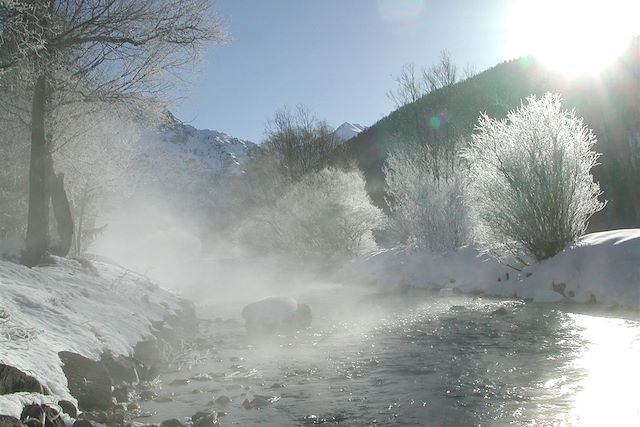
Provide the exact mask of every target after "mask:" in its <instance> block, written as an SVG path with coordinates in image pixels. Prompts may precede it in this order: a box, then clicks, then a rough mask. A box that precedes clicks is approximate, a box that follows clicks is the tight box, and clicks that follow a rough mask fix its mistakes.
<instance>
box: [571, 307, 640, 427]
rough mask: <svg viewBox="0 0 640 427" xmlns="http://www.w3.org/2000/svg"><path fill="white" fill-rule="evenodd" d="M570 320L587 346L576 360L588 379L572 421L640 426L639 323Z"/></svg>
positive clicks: (581, 387)
mask: <svg viewBox="0 0 640 427" xmlns="http://www.w3.org/2000/svg"><path fill="white" fill-rule="evenodd" d="M570 317H571V320H572V321H573V322H574V323H575V325H576V328H577V330H578V331H579V334H580V338H581V340H582V342H583V343H584V348H583V350H582V353H581V354H580V357H579V358H578V359H577V360H576V366H577V367H578V369H579V370H581V371H582V372H583V373H584V376H583V378H582V380H581V381H580V383H579V386H578V390H577V393H576V395H575V399H574V402H573V408H572V410H571V415H572V418H573V419H575V420H577V422H578V423H580V424H581V425H593V426H602V425H629V424H636V425H638V424H640V391H638V388H637V387H638V385H639V384H640V357H639V356H640V328H639V327H638V322H637V321H629V320H622V319H611V318H605V317H594V316H589V315H581V314H574V315H570ZM632 420H635V423H632V422H631V421H632Z"/></svg>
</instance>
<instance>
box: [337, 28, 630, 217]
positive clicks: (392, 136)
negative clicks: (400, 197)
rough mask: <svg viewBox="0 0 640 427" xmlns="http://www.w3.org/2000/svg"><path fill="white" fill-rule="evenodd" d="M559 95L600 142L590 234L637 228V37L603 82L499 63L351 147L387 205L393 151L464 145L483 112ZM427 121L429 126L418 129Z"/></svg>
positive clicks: (498, 112) (525, 63)
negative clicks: (602, 203)
mask: <svg viewBox="0 0 640 427" xmlns="http://www.w3.org/2000/svg"><path fill="white" fill-rule="evenodd" d="M545 92H558V93H561V94H562V95H563V97H564V102H565V106H566V107H568V108H575V109H576V111H577V113H578V115H579V116H582V117H584V119H585V122H586V124H587V125H588V126H589V127H591V128H592V129H593V130H594V131H595V133H596V135H597V137H598V144H597V146H596V150H597V151H598V152H600V153H603V156H602V157H601V163H602V164H601V165H600V166H598V167H597V168H596V170H594V174H595V175H596V179H597V180H598V181H600V183H601V187H602V189H603V191H604V192H605V197H606V198H607V199H608V200H609V204H608V206H607V207H606V208H605V210H604V211H603V212H602V213H601V214H599V216H598V218H595V219H594V221H593V224H592V228H594V229H598V228H610V227H631V226H638V225H640V38H637V39H636V40H635V41H634V43H633V44H632V46H631V47H630V48H629V49H628V51H627V52H626V53H625V54H624V55H623V56H622V57H621V58H620V60H619V61H618V62H617V63H616V64H615V65H614V66H612V67H611V68H610V69H609V70H607V71H606V72H604V73H603V74H602V75H601V76H599V77H590V78H581V79H573V80H570V79H567V78H563V77H561V76H559V75H558V74H554V73H552V72H550V71H549V70H547V69H545V68H543V67H542V66H541V65H540V64H539V63H537V62H536V61H534V60H532V59H529V58H524V59H519V60H514V61H510V62H505V63H501V64H499V65H496V66H495V67H493V68H491V69H489V70H486V71H484V72H483V73H481V74H478V75H477V76H474V77H472V78H470V79H467V80H465V81H462V82H460V83H457V84H455V85H453V86H450V87H447V88H443V89H440V90H436V91H434V92H431V93H429V94H427V95H426V96H424V97H422V98H421V99H420V100H419V101H417V102H416V103H414V104H410V105H406V106H404V107H402V108H400V109H398V110H396V111H394V112H393V113H391V114H390V115H389V116H387V117H385V118H383V119H382V120H380V121H379V122H378V123H376V124H375V125H374V126H372V127H370V128H369V129H367V130H366V131H365V132H363V133H361V134H360V135H358V136H357V137H356V138H354V139H353V140H351V141H349V142H348V150H349V151H350V154H351V156H352V157H353V158H354V159H355V160H356V161H357V163H358V164H359V166H360V168H361V169H362V170H363V171H364V173H365V176H366V178H367V185H368V190H369V193H370V195H371V196H372V198H373V199H374V201H375V202H376V203H377V204H379V205H381V206H384V180H383V174H382V166H383V164H384V160H385V158H386V155H387V153H388V151H389V149H390V148H392V147H393V146H394V145H395V144H403V143H405V141H409V140H411V138H412V136H414V139H415V135H416V134H420V135H421V138H423V139H422V141H425V140H426V141H429V142H430V143H431V144H434V143H435V146H436V147H437V146H438V144H440V143H442V146H443V147H444V146H445V145H446V141H449V140H452V139H458V140H459V139H465V138H468V135H469V134H470V133H471V132H472V131H473V128H474V125H475V124H476V122H477V119H478V116H479V114H480V113H481V112H487V113H488V114H489V115H490V116H492V117H504V116H505V115H506V112H507V111H508V110H511V109H513V108H516V107H517V106H519V105H520V102H521V100H522V99H524V98H526V97H527V96H529V95H531V94H536V95H542V94H544V93H545ZM420 118H422V119H423V120H422V122H424V123H425V125H424V126H422V127H421V126H416V123H417V122H419V121H420V120H419V119H420Z"/></svg>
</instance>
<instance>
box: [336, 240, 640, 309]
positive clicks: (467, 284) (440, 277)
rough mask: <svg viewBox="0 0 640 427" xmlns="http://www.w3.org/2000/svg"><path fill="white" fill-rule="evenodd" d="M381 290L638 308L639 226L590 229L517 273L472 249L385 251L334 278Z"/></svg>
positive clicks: (639, 279)
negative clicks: (456, 292) (405, 289)
mask: <svg viewBox="0 0 640 427" xmlns="http://www.w3.org/2000/svg"><path fill="white" fill-rule="evenodd" d="M335 279H336V280H338V281H340V282H344V283H358V284H365V285H373V286H376V287H379V288H380V289H381V290H397V289H398V288H403V287H416V288H424V289H431V290H436V291H437V290H440V291H441V292H442V293H443V294H447V293H449V292H450V291H451V290H454V289H457V290H459V291H461V292H482V293H485V294H487V295H493V296H504V297H518V298H524V299H528V300H532V301H537V302H556V301H561V300H571V301H575V302H583V303H584V302H598V303H603V304H607V305H616V304H617V305H621V306H625V307H630V308H633V309H636V310H640V229H629V230H614V231H606V232H601V233H593V234H588V235H586V236H584V237H583V238H582V239H580V241H579V242H578V243H577V244H575V245H572V246H570V247H568V248H567V249H565V250H564V251H563V252H561V253H559V254H558V255H556V256H555V257H553V258H551V259H549V260H546V261H544V262H542V263H541V264H537V265H533V266H531V267H528V268H527V269H525V270H524V271H523V272H522V273H521V274H518V273H517V272H516V271H515V270H513V269H511V268H509V267H507V266H505V265H503V264H500V263H498V262H497V261H495V260H493V259H491V258H490V257H488V256H486V255H483V254H481V253H479V252H478V251H477V250H476V249H473V248H470V247H466V248H462V249H460V250H458V251H456V252H451V253H448V254H445V255H440V254H434V253H432V252H429V251H425V250H408V249H388V250H382V251H379V252H376V253H373V254H371V255H368V256H366V257H361V258H358V259H356V260H354V261H353V262H351V263H350V264H348V265H346V266H345V267H344V268H343V269H342V270H340V271H339V272H338V274H337V276H336V277H335Z"/></svg>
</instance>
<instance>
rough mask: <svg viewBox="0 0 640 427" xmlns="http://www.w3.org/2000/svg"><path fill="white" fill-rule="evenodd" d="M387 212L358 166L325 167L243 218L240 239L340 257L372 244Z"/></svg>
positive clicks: (330, 260) (258, 245)
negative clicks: (348, 168) (372, 196)
mask: <svg viewBox="0 0 640 427" xmlns="http://www.w3.org/2000/svg"><path fill="white" fill-rule="evenodd" d="M384 221H385V216H384V214H383V212H382V211H381V210H380V209H379V208H377V207H375V206H374V205H373V204H372V202H371V200H370V199H369V196H368V194H367V192H366V190H365V183H364V178H363V176H362V174H361V173H360V172H359V171H355V170H352V171H343V170H339V169H333V168H328V169H323V170H321V171H319V172H312V173H309V174H307V175H305V176H304V177H302V178H301V179H300V180H299V181H297V182H295V183H293V184H290V185H289V186H287V187H286V189H285V191H284V192H283V194H282V195H281V196H280V197H278V198H277V199H276V201H275V203H274V204H273V205H272V206H264V207H263V208H262V209H260V210H259V211H257V212H256V213H255V215H252V217H251V218H250V219H249V220H247V221H246V222H245V224H243V227H242V229H241V233H240V234H241V240H242V241H244V242H245V243H248V244H250V245H251V246H252V247H253V248H255V249H258V250H276V251H279V252H284V253H288V254H290V255H294V256H299V257H302V258H321V259H323V260H324V261H325V262H326V263H339V262H343V261H345V260H347V259H349V258H350V257H352V256H355V255H359V254H361V253H364V252H367V251H370V250H373V249H375V247H376V244H375V240H374V238H373V233H374V231H376V230H379V229H381V228H382V227H383V225H384Z"/></svg>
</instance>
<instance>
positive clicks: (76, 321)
mask: <svg viewBox="0 0 640 427" xmlns="http://www.w3.org/2000/svg"><path fill="white" fill-rule="evenodd" d="M93 265H94V266H95V269H96V270H97V275H96V274H95V271H94V272H92V271H89V269H87V268H86V266H85V267H84V268H83V266H82V264H81V263H80V262H78V261H75V260H70V259H56V265H55V266H47V267H36V268H33V269H30V268H27V267H24V266H22V265H18V264H14V263H11V262H6V261H0V289H2V292H1V293H0V363H3V364H6V365H9V366H13V367H15V368H17V369H19V370H20V371H22V372H24V373H25V374H27V375H30V376H32V377H33V378H35V379H36V380H37V381H38V382H40V384H42V385H43V386H44V387H45V388H46V389H47V391H48V392H49V393H50V394H51V395H52V396H54V397H56V398H59V399H66V400H70V401H72V402H74V404H75V403H76V400H75V399H74V398H73V397H72V396H71V394H70V392H69V388H68V385H67V378H66V376H65V374H64V372H63V369H62V364H61V360H60V357H59V355H58V352H60V351H71V352H74V353H78V354H80V355H83V356H85V357H88V358H91V359H93V360H97V359H99V357H100V355H101V354H102V353H104V352H105V351H107V350H109V351H111V352H112V353H113V354H115V355H118V354H122V355H129V354H132V352H133V346H134V345H135V344H136V343H137V342H139V341H142V340H148V339H154V338H153V336H152V335H151V325H152V322H154V321H158V320H162V319H163V318H164V317H165V316H166V315H168V314H173V313H176V312H178V311H179V310H180V300H179V298H178V297H176V296H174V295H172V294H170V293H169V292H166V291H164V290H162V289H160V288H159V287H157V286H156V285H154V284H153V283H151V282H149V280H148V279H146V278H145V277H144V276H141V275H139V274H136V273H134V272H132V271H129V270H125V269H123V268H120V267H117V266H114V265H112V264H108V263H106V262H100V261H94V262H93ZM3 402H4V403H3ZM11 402H14V403H15V399H14V400H11ZM5 403H6V404H7V405H9V404H10V402H9V401H8V400H6V399H5V400H0V414H8V415H10V414H11V413H10V412H7V410H8V409H7V408H6V407H5V405H4V404H5ZM9 409H10V408H9Z"/></svg>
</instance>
